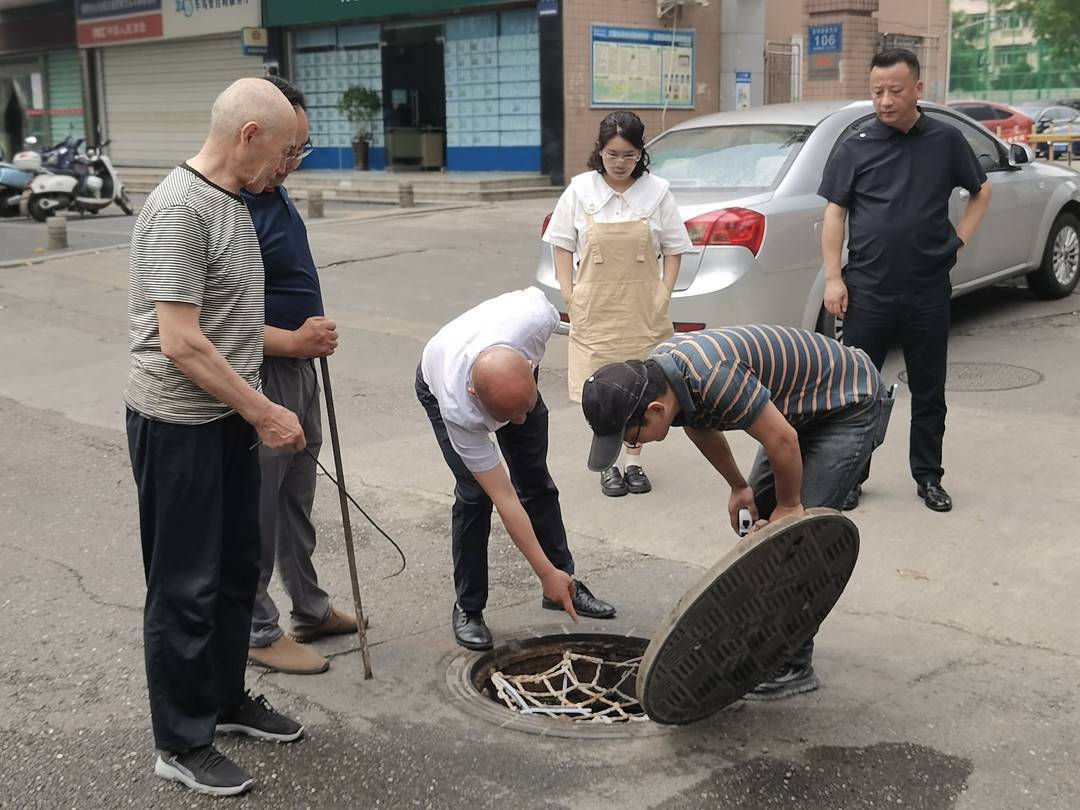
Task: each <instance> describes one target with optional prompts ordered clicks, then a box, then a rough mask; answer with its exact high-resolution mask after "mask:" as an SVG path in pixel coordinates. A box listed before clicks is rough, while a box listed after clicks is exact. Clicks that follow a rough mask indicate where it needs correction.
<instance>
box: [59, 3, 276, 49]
mask: <svg viewBox="0 0 1080 810" xmlns="http://www.w3.org/2000/svg"><path fill="white" fill-rule="evenodd" d="M77 13H78V36H79V45H80V46H81V47H84V48H88V47H95V46H100V45H115V44H118V43H122V42H138V41H142V40H154V39H180V38H183V37H197V36H203V35H206V34H224V33H228V32H230V31H239V30H241V29H243V28H254V27H257V26H258V25H259V23H260V22H261V14H260V0H79V4H78V6H77Z"/></svg>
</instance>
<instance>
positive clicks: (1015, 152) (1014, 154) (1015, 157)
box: [1009, 143, 1031, 166]
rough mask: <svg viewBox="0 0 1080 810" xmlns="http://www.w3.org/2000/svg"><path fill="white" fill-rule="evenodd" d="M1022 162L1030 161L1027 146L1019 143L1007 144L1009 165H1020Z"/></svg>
mask: <svg viewBox="0 0 1080 810" xmlns="http://www.w3.org/2000/svg"><path fill="white" fill-rule="evenodd" d="M1024 163H1031V155H1030V154H1029V153H1028V150H1027V147H1025V146H1024V145H1023V144H1019V143H1011V144H1009V165H1010V166H1020V165H1023V164H1024Z"/></svg>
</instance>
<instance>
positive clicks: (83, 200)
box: [22, 136, 135, 222]
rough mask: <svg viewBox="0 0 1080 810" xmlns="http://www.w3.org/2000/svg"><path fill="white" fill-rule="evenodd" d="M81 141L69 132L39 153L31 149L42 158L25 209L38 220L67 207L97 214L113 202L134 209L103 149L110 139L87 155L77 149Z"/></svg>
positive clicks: (31, 182)
mask: <svg viewBox="0 0 1080 810" xmlns="http://www.w3.org/2000/svg"><path fill="white" fill-rule="evenodd" d="M81 144H82V139H79V140H78V141H76V140H74V139H73V138H71V137H70V136H69V137H68V138H67V139H65V140H64V141H63V142H62V143H60V144H57V145H56V146H55V147H53V148H52V149H50V150H47V151H45V152H43V153H41V155H40V156H37V154H36V153H30V154H33V155H35V156H37V157H38V158H39V160H40V169H39V173H37V174H35V176H34V178H33V179H32V180H31V181H30V188H29V189H28V190H27V192H26V194H25V196H26V210H27V212H28V213H29V214H30V216H32V217H33V218H34V219H36V220H37V221H38V222H44V221H45V220H47V219H48V218H49V217H51V216H52V215H53V214H55V213H56V212H57V211H61V210H64V209H67V210H70V211H78V212H79V213H80V214H84V213H90V214H96V213H97V212H98V211H100V210H101V209H102V208H105V207H107V206H109V205H111V204H112V203H114V202H115V203H116V204H117V205H118V206H119V207H120V210H121V211H123V212H124V213H125V214H127V215H129V216H130V215H131V214H133V213H135V209H134V208H133V207H132V205H131V200H130V199H129V198H128V194H127V191H126V190H125V189H124V184H123V183H122V182H120V177H119V175H118V174H117V173H116V169H115V168H114V167H113V164H112V161H111V160H110V159H109V156H108V155H106V154H105V153H104V151H103V150H104V148H105V147H106V146H108V145H109V142H108V141H106V142H105V143H103V144H101V145H100V146H97V147H90V148H89V149H87V150H86V154H85V155H83V154H79V152H78V148H79V146H80V145H81ZM22 154H26V153H22Z"/></svg>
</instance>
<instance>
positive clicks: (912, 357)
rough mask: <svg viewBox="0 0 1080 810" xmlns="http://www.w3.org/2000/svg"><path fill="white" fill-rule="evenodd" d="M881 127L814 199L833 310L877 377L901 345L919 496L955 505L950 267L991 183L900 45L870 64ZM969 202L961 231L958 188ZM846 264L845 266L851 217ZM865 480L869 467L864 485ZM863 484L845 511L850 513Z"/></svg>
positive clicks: (847, 150) (854, 139) (843, 159)
mask: <svg viewBox="0 0 1080 810" xmlns="http://www.w3.org/2000/svg"><path fill="white" fill-rule="evenodd" d="M870 85H871V92H872V94H873V100H874V110H875V112H876V113H877V118H876V120H874V121H873V123H871V124H868V125H866V126H864V127H863V128H862V129H860V130H859V131H857V132H856V133H854V134H852V135H851V136H850V137H848V138H847V139H846V140H845V141H843V142H842V143H841V144H840V145H839V146H838V147H837V149H836V151H835V152H834V153H833V154H832V156H831V157H830V158H829V161H828V163H827V164H826V166H825V172H824V175H823V177H822V179H821V188H820V189H819V190H818V194H820V195H821V196H822V197H824V198H825V199H826V200H828V205H827V206H826V208H825V221H824V226H823V228H822V236H821V248H822V253H823V255H824V260H825V308H826V309H827V310H828V311H829V312H830V313H832V314H833V315H835V316H836V317H837V318H843V319H844V343H846V344H847V345H849V346H856V347H858V348H860V349H863V350H864V351H865V352H866V353H867V354H868V355H869V356H870V359H871V360H873V362H874V365H876V366H877V367H878V369H879V370H880V369H881V367H882V366H883V365H884V363H885V356H886V354H888V351H889V348H890V346H891V344H892V342H893V340H894V339H896V338H897V337H899V338H900V340H901V343H902V345H903V349H904V361H905V364H906V365H907V373H908V386H909V388H910V389H911V440H910V451H909V457H910V458H909V461H910V464H911V474H912V476H913V477H914V478H915V482H916V493H917V494H918V496H919V497H920V498H922V499H923V501H924V502H925V503H926V505H927V506H928V507H929V508H930V509H933V510H934V511H937V512H948V511H949V510H950V509H952V499H951V498H950V497H949V494H948V493H947V492H946V491H945V489H944V488H943V487H942V486H941V477H942V475H944V469H943V468H942V466H941V455H942V453H941V448H942V440H943V438H944V436H945V368H946V357H947V352H948V341H949V301H950V299H951V297H952V286H951V284H950V282H949V270H950V269H952V266H953V265H954V264H956V254H957V252H958V251H959V250H961V249H962V248H963V246H964V244H965V243H966V242H968V241H970V239H971V238H972V237H973V236H974V235H975V231H976V230H977V229H978V227H979V222H980V221H981V220H982V218H983V215H984V214H985V213H986V209H987V208H988V207H989V205H990V194H991V189H990V183H989V182H988V181H987V179H986V172H985V171H984V170H983V168H982V166H981V165H980V164H979V161H978V160H977V159H976V157H975V154H974V153H973V152H972V151H971V147H970V146H969V145H968V143H967V141H966V140H965V139H964V136H963V135H962V134H961V132H960V131H959V130H958V129H957V128H956V127H953V126H950V125H949V124H947V123H944V122H942V121H937V120H934V119H933V118H931V117H929V116H927V115H925V114H923V112H922V110H920V109H919V106H918V102H919V96H920V95H921V93H922V86H923V85H922V82H921V81H920V80H919V60H918V59H917V58H916V57H915V54H913V53H912V52H911V51H906V50H904V49H902V48H897V49H894V50H889V51H883V52H882V53H879V54H877V55H876V56H875V57H874V58H873V61H872V62H871V70H870ZM957 187H960V188H963V189H966V190H967V191H968V192H969V193H970V195H971V201H970V202H969V203H968V206H967V210H966V211H965V212H964V216H963V218H962V219H961V221H960V223H959V225H957V227H956V229H955V230H954V229H953V226H952V223H951V222H950V221H949V197H950V196H951V195H952V192H953V189H955V188H957ZM845 219H847V221H848V231H849V234H848V262H847V267H846V268H844V269H843V270H841V266H840V260H841V253H842V249H843V246H844V220H845ZM868 474H869V468H868V469H867V470H866V473H865V474H864V475H863V480H865V479H866V476H867V475H868ZM860 493H861V486H856V487H855V488H854V489H853V490H852V491H851V493H850V494H849V496H848V497H847V499H846V500H845V502H844V504H843V508H845V509H854V508H855V507H856V506H857V505H858V502H859V495H860Z"/></svg>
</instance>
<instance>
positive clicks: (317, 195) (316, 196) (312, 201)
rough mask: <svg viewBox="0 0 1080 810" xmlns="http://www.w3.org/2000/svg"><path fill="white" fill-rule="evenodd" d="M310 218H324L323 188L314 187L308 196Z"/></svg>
mask: <svg viewBox="0 0 1080 810" xmlns="http://www.w3.org/2000/svg"><path fill="white" fill-rule="evenodd" d="M307 215H308V219H322V218H323V193H322V190H321V189H317V188H316V189H312V190H311V191H309V192H308V197H307Z"/></svg>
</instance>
